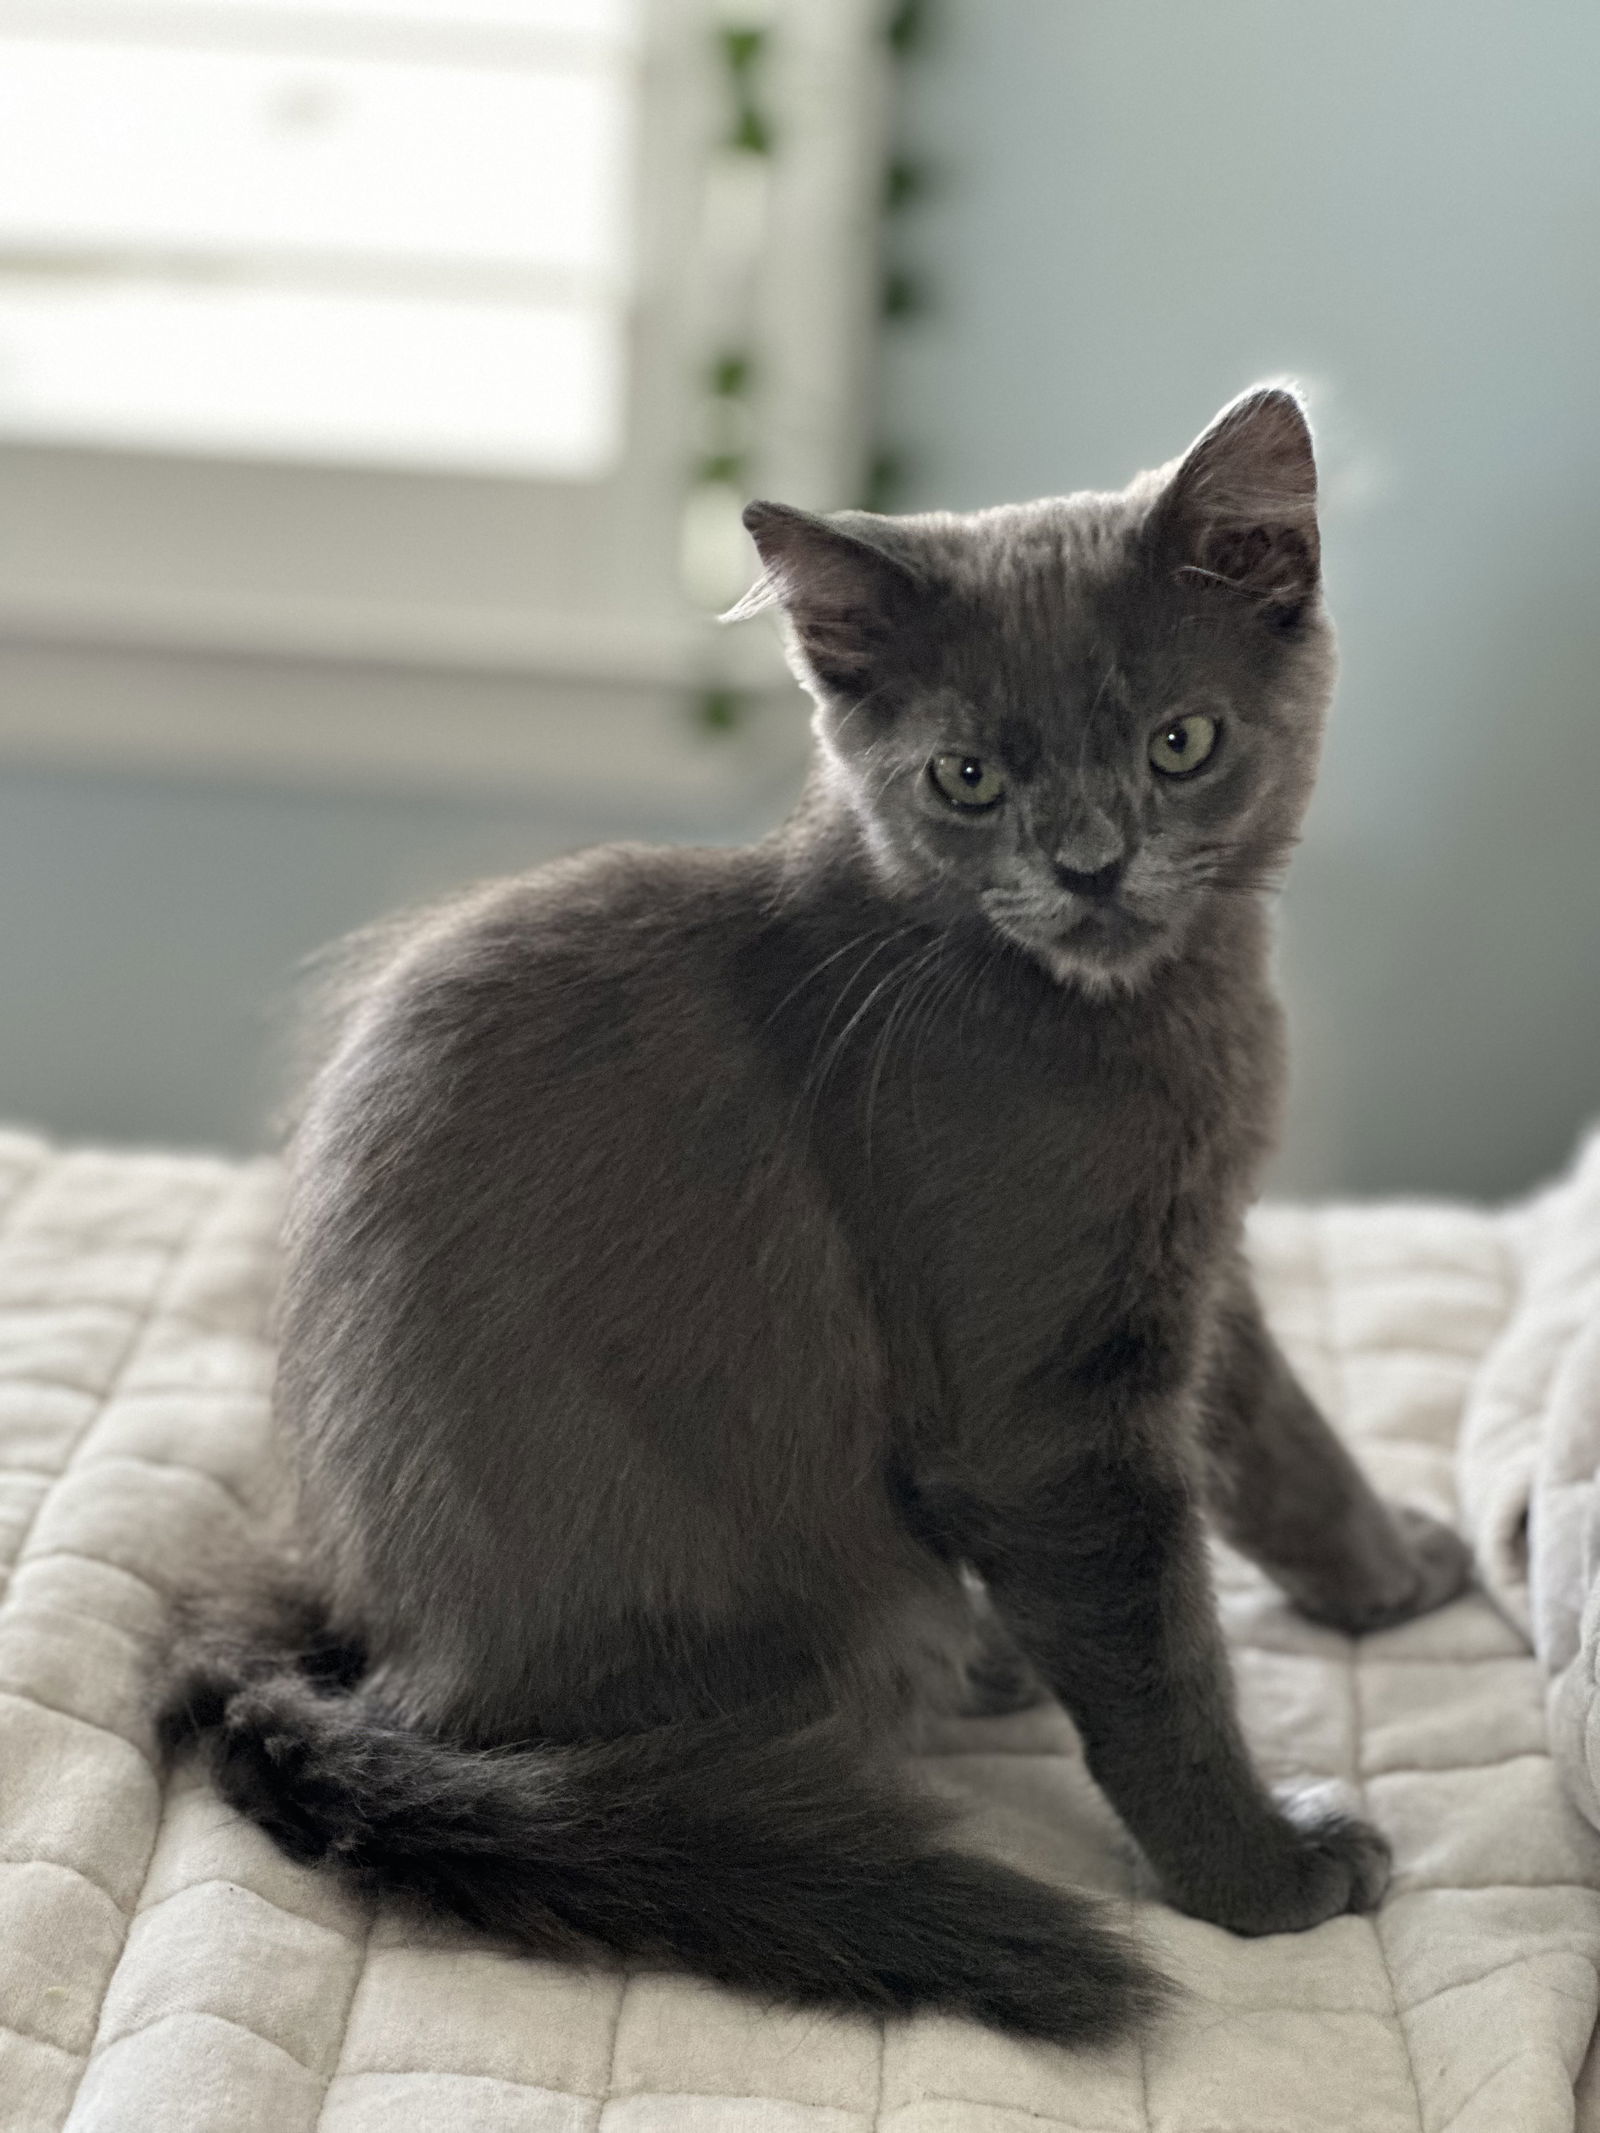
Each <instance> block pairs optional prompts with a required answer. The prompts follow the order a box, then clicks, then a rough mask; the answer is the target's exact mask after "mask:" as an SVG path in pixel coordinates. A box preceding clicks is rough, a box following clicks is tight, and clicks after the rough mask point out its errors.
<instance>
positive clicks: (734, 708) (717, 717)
mask: <svg viewBox="0 0 1600 2133" xmlns="http://www.w3.org/2000/svg"><path fill="white" fill-rule="evenodd" d="M749 708H750V705H749V699H748V698H747V697H746V695H745V693H744V691H743V690H742V689H725V688H710V689H702V690H701V691H700V694H699V695H698V696H697V697H696V698H695V705H694V717H695V724H696V725H697V726H701V727H703V728H704V729H705V731H706V732H707V733H732V732H733V731H734V729H735V728H736V727H738V726H742V725H743V724H744V722H745V717H746V715H747V713H748V711H749Z"/></svg>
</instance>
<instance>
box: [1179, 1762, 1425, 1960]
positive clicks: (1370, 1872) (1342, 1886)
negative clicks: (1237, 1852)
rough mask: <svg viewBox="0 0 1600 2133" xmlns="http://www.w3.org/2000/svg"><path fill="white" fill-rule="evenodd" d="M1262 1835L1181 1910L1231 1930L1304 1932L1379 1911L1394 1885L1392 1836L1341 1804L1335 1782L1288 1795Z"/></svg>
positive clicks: (1183, 1905)
mask: <svg viewBox="0 0 1600 2133" xmlns="http://www.w3.org/2000/svg"><path fill="white" fill-rule="evenodd" d="M1278 1804H1279V1809H1280V1814H1279V1816H1278V1817H1275V1818H1274V1819H1273V1820H1272V1821H1271V1822H1269V1823H1268V1824H1267V1825H1266V1827H1265V1829H1264V1830H1263V1832H1262V1841H1261V1842H1260V1843H1259V1844H1258V1845H1257V1846H1255V1847H1253V1848H1252V1850H1251V1853H1250V1855H1249V1856H1248V1857H1247V1858H1246V1859H1245V1860H1244V1861H1243V1862H1242V1863H1241V1865H1240V1867H1239V1868H1238V1870H1237V1871H1236V1872H1235V1873H1234V1874H1233V1875H1232V1876H1231V1877H1230V1880H1229V1885H1228V1886H1227V1887H1226V1888H1224V1889H1220V1890H1217V1889H1212V1890H1208V1891H1207V1892H1206V1897H1205V1900H1203V1901H1200V1902H1184V1901H1183V1899H1182V1897H1181V1896H1180V1897H1178V1898H1177V1901H1178V1903H1179V1906H1180V1908H1181V1909H1183V1910H1186V1911H1192V1912H1193V1913H1194V1914H1195V1916H1196V1917H1200V1918H1207V1919H1209V1920H1210V1921H1211V1923H1212V1924H1213V1925H1217V1926H1226V1927H1227V1929H1228V1931H1229V1932H1230V1933H1241V1934H1245V1935H1248V1936H1250V1937H1255V1936H1257V1935H1260V1934H1264V1933H1304V1932H1305V1931H1306V1930H1307V1929H1308V1928H1309V1927H1311V1926H1320V1925H1321V1924H1322V1923H1323V1921H1324V1920H1325V1919H1329V1918H1340V1917H1343V1915H1344V1914H1345V1913H1346V1912H1347V1911H1358V1912H1359V1911H1375V1910H1376V1909H1377V1907H1378V1905H1379V1903H1380V1902H1381V1901H1382V1900H1383V1892H1384V1890H1385V1889H1386V1888H1387V1887H1388V1885H1389V1871H1390V1865H1391V1857H1390V1852H1389V1844H1388V1839H1387V1838H1386V1837H1384V1836H1383V1835H1382V1833H1381V1832H1380V1831H1378V1830H1376V1829H1374V1828H1373V1826H1372V1824H1371V1823H1370V1822H1363V1821H1362V1820H1361V1819H1360V1817H1359V1816H1357V1815H1353V1814H1350V1813H1348V1812H1346V1810H1345V1809H1344V1808H1343V1807H1342V1806H1341V1805H1339V1804H1338V1795H1337V1793H1336V1791H1335V1789H1334V1788H1332V1787H1330V1786H1315V1787H1312V1788H1310V1789H1309V1790H1306V1791H1303V1792H1299V1793H1290V1794H1287V1795H1283V1796H1281V1797H1280V1799H1279V1803H1278Z"/></svg>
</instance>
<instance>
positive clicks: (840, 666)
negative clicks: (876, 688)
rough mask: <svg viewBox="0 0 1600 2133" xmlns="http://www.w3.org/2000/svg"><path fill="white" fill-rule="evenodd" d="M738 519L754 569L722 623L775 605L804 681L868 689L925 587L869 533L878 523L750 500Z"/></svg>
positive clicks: (842, 689) (845, 691)
mask: <svg viewBox="0 0 1600 2133" xmlns="http://www.w3.org/2000/svg"><path fill="white" fill-rule="evenodd" d="M744 523H745V526H746V528H747V530H748V531H749V534H750V537H751V539H752V540H753V541H754V542H755V544H756V553H757V554H758V555H759V556H760V558H761V564H762V572H761V576H760V577H759V578H758V579H757V580H756V582H755V584H754V585H752V586H751V588H750V590H749V591H748V592H747V593H746V594H745V596H744V598H743V599H742V600H741V601H739V603H738V605H737V606H735V607H731V608H729V610H728V612H727V613H726V614H725V615H724V616H723V618H722V619H723V621H724V622H742V621H743V620H744V618H745V617H746V616H747V615H756V614H759V613H760V612H761V611H762V609H763V608H767V607H773V606H778V607H781V608H782V609H783V613H784V619H785V620H786V621H787V623H788V625H789V632H790V662H791V664H792V665H794V666H795V669H796V672H797V673H798V674H799V677H800V679H801V680H802V681H803V682H808V681H809V682H816V683H820V684H821V685H822V687H823V688H825V689H828V690H832V691H834V692H835V693H837V694H841V695H859V694H860V693H861V692H863V691H864V690H866V689H869V688H871V687H872V686H873V685H874V683H875V682H876V681H877V680H878V678H879V670H880V668H881V666H882V665H883V664H884V662H885V656H886V655H887V654H888V652H889V651H890V648H891V646H892V645H893V642H894V640H895V638H896V637H897V636H898V635H899V633H900V632H901V631H902V630H903V629H904V628H905V627H906V625H907V624H908V623H910V622H912V621H913V620H914V618H915V616H916V614H917V612H918V610H919V607H920V605H921V602H922V598H923V591H924V588H923V585H922V581H921V579H920V577H919V576H918V574H917V573H916V572H915V571H914V570H913V569H912V568H911V567H910V565H909V564H907V563H904V562H902V561H901V560H900V559H899V557H897V556H894V555H891V554H890V553H889V552H888V550H887V549H886V548H885V547H884V546H883V545H882V544H881V542H880V541H879V540H877V539H874V538H873V532H874V530H875V527H876V525H877V524H878V523H881V522H878V521H875V520H874V518H873V516H872V514H870V513H868V512H865V511H841V512H839V513H837V514H836V515H835V516H833V517H831V518H821V517H818V516H817V515H816V514H815V513H813V512H810V511H800V510H797V509H796V508H795V507H794V505H792V504H771V503H754V504H750V505H748V506H747V507H746V509H745V513H744ZM795 654H798V655H799V658H798V661H797V660H796V659H795Z"/></svg>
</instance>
